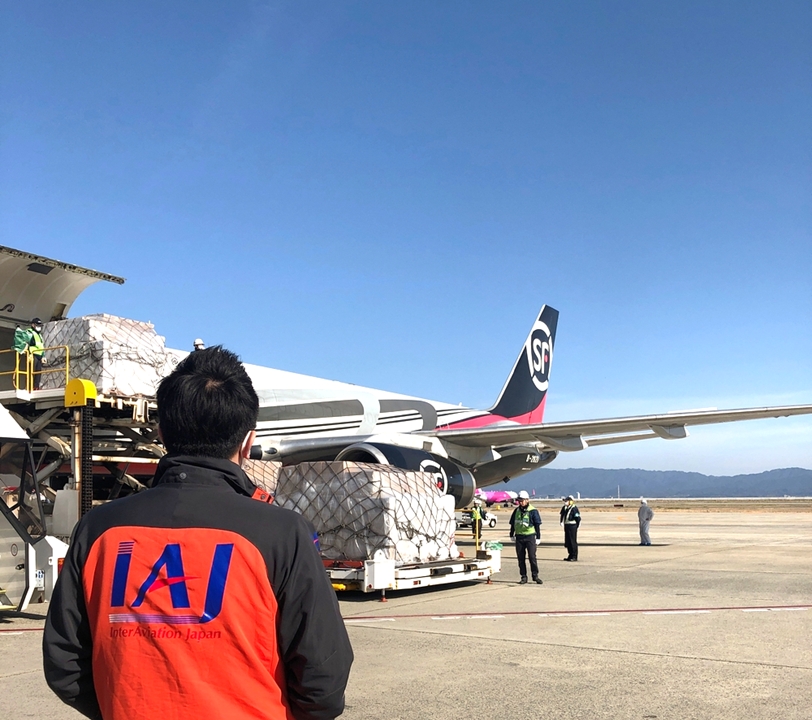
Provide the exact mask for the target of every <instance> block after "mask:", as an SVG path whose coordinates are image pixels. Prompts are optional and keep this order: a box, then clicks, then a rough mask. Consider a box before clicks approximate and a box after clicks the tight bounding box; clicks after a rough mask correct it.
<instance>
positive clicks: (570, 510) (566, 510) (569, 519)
mask: <svg viewBox="0 0 812 720" xmlns="http://www.w3.org/2000/svg"><path fill="white" fill-rule="evenodd" d="M562 500H563V501H564V507H562V508H561V513H560V515H561V525H562V526H563V527H564V546H565V547H566V548H567V557H565V558H564V560H566V561H567V562H578V526H579V525H580V524H581V512H580V511H579V510H578V506H577V505H576V504H575V500H573V497H572V495H567V497H565V498H562Z"/></svg>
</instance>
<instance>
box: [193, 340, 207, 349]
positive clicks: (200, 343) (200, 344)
mask: <svg viewBox="0 0 812 720" xmlns="http://www.w3.org/2000/svg"><path fill="white" fill-rule="evenodd" d="M194 345H195V350H205V349H206V346H205V345H204V344H203V341H202V340H201V339H200V338H195V343H194Z"/></svg>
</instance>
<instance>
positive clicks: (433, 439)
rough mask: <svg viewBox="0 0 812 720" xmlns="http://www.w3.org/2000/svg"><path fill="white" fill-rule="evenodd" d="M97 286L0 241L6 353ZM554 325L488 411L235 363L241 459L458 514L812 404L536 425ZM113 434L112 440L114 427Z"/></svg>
mask: <svg viewBox="0 0 812 720" xmlns="http://www.w3.org/2000/svg"><path fill="white" fill-rule="evenodd" d="M100 281H104V282H111V283H115V284H122V283H124V282H125V280H124V278H121V277H117V276H115V275H109V274H106V273H100V272H97V271H95V270H89V269H87V268H82V267H78V266H76V265H71V264H68V263H63V262H61V261H58V260H53V259H51V258H46V257H43V256H40V255H34V254H32V253H28V252H25V251H22V250H16V249H14V248H10V247H6V246H0V343H2V342H5V345H3V347H6V348H9V347H11V344H12V339H13V336H14V332H15V328H16V326H17V325H18V324H21V323H25V322H28V320H29V319H30V318H32V317H41V318H46V319H49V320H51V321H57V320H62V319H65V318H67V313H68V311H69V310H70V308H71V306H72V305H73V303H74V301H75V300H76V299H77V297H78V296H79V295H80V294H81V293H82V292H83V291H84V290H85V289H86V288H88V287H89V286H90V285H92V284H94V283H96V282H100ZM557 326H558V311H557V310H555V309H554V308H552V307H549V306H546V305H545V306H544V307H542V309H541V311H540V313H539V315H538V317H537V318H536V320H535V322H534V323H533V326H532V328H531V329H530V333H529V335H528V336H527V338H526V340H525V342H524V344H523V345H522V347H521V350H520V352H519V356H518V358H517V359H516V362H515V363H514V365H513V369H512V371H511V373H510V375H509V376H508V379H507V381H506V382H505V385H504V387H503V388H502V391H501V393H500V394H499V397H498V399H497V401H496V403H495V404H494V406H493V407H491V408H490V409H489V410H476V409H473V408H465V407H460V406H457V405H451V404H448V403H441V402H435V401H431V400H424V399H422V398H416V397H411V396H408V395H400V394H396V393H389V392H384V391H381V390H373V389H371V388H365V387H360V386H357V385H351V384H348V383H341V382H336V381H332V380H324V379H321V378H315V377H310V376H307V375H300V374H296V373H291V372H286V371H283V370H274V369H271V368H266V367H261V366H259V365H248V364H246V369H247V371H248V373H249V374H250V376H251V377H252V379H253V382H254V386H255V388H256V389H257V394H258V395H259V398H260V411H259V418H258V423H257V436H258V440H259V444H258V445H256V446H255V447H254V448H252V457H253V458H254V459H265V460H277V461H281V462H282V463H283V464H287V465H292V464H295V463H298V462H304V461H316V460H325V461H332V460H347V461H357V462H368V463H369V462H371V463H379V464H383V465H390V466H393V467H397V468H402V469H404V470H421V471H424V472H430V473H432V474H433V475H434V477H435V478H436V482H437V485H438V487H439V488H440V489H441V490H442V491H443V492H447V493H450V494H451V495H453V496H454V498H455V505H456V507H457V508H463V507H466V506H468V505H470V503H471V502H472V501H473V499H474V496H475V493H476V490H477V489H479V488H484V487H489V486H491V485H495V484H496V483H499V482H502V481H505V482H506V481H508V480H510V479H511V478H514V477H518V476H520V475H522V474H524V473H527V472H530V471H531V470H535V469H536V468H540V467H543V466H545V465H548V464H549V463H551V462H552V461H553V460H555V458H556V457H557V456H558V454H559V453H562V452H577V451H580V450H585V449H586V448H588V447H593V446H597V445H607V444H612V443H621V442H630V441H633V440H643V439H647V438H663V439H666V440H674V439H678V438H685V437H687V436H688V431H687V427H688V426H693V425H706V424H712V423H722V422H733V421H737V420H752V419H758V418H768V417H783V416H789V415H803V414H808V413H812V405H793V406H784V407H766V408H745V409H740V410H695V411H688V412H681V413H666V414H662V415H643V416H637V417H623V418H609V419H603V420H583V421H576V422H557V423H545V422H543V416H544V407H545V404H546V399H547V390H548V386H549V380H550V368H551V366H552V361H553V351H554V345H555V334H556V328H557ZM156 337H157V336H156ZM160 341H161V344H162V342H163V339H162V338H160ZM166 353H167V357H169V356H174V359H175V360H180V359H181V358H182V357H185V356H186V355H187V354H188V353H186V352H183V351H179V350H170V349H168V348H166ZM14 362H15V355H14V353H11V352H6V353H4V354H2V356H0V375H2V376H3V377H2V378H0V381H2V382H0V394H3V393H5V394H8V395H9V396H10V397H13V398H16V397H17V391H16V390H15V389H13V388H11V377H12V376H13V374H14ZM4 383H5V385H7V386H8V387H4ZM117 428H118V426H117ZM116 433H117V436H120V435H121V434H122V433H121V432H119V429H117V430H116ZM155 447H157V446H152V445H151V444H147V445H145V446H144V447H143V448H142V450H143V451H144V452H147V449H148V448H153V450H150V452H153V451H154V449H155ZM127 467H128V468H130V470H132V466H131V465H129V464H128V465H127Z"/></svg>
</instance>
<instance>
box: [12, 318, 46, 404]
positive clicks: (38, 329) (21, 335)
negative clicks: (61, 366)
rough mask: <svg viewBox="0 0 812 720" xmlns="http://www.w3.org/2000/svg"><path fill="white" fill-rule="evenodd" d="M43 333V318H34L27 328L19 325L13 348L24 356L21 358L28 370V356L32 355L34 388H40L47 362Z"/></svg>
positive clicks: (15, 332)
mask: <svg viewBox="0 0 812 720" xmlns="http://www.w3.org/2000/svg"><path fill="white" fill-rule="evenodd" d="M41 333H42V320H40V319H39V318H34V319H33V320H32V321H31V324H30V325H29V326H28V327H27V328H25V330H23V329H22V328H21V327H19V326H18V327H17V329H16V330H15V331H14V345H13V349H14V350H16V351H17V353H18V354H20V355H22V356H23V358H21V360H24V361H25V366H26V371H27V368H28V362H27V358H28V356H30V357H31V360H32V367H33V371H34V372H33V377H32V384H33V389H34V390H39V386H40V383H41V382H42V366H43V365H46V364H47V361H46V360H45V358H44V357H43V356H42V353H43V352H44V350H45V343H44V342H43V341H42V335H41Z"/></svg>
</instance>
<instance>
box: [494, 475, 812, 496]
mask: <svg viewBox="0 0 812 720" xmlns="http://www.w3.org/2000/svg"><path fill="white" fill-rule="evenodd" d="M490 489H492V490H497V489H498V490H514V491H519V490H527V491H528V492H530V493H531V494H533V491H535V496H536V497H541V498H543V497H557V498H560V497H562V496H563V495H573V496H576V494H577V493H580V495H581V497H582V498H609V497H618V496H619V497H621V498H638V497H657V498H703V497H707V498H714V497H716V498H718V497H784V496H790V497H810V496H812V470H807V469H805V468H781V469H778V470H767V471H766V472H760V473H755V474H752V475H731V476H720V475H703V474H702V473H696V472H682V471H679V470H636V469H625V470H604V469H601V468H567V469H564V470H556V469H554V468H541V469H539V470H535V471H533V472H531V473H528V474H527V475H523V476H522V477H520V478H516V479H515V480H511V481H510V482H508V483H506V484H504V485H497V486H495V487H492V488H490Z"/></svg>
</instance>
